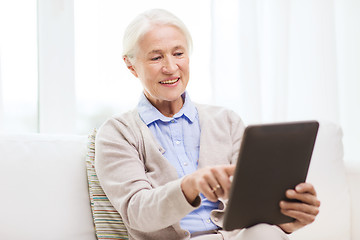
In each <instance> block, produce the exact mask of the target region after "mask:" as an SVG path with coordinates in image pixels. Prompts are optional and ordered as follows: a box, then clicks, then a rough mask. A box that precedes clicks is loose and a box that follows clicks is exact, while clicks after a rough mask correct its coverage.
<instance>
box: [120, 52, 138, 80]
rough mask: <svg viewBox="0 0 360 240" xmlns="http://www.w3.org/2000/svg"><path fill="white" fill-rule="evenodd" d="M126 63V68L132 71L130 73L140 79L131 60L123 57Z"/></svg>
mask: <svg viewBox="0 0 360 240" xmlns="http://www.w3.org/2000/svg"><path fill="white" fill-rule="evenodd" d="M123 59H124V62H125V64H126V67H127V68H128V69H129V70H130V72H131V73H132V74H133V75H134V76H135V77H138V74H137V73H136V70H135V67H134V65H133V64H132V63H131V61H130V60H129V58H128V57H127V56H124V57H123Z"/></svg>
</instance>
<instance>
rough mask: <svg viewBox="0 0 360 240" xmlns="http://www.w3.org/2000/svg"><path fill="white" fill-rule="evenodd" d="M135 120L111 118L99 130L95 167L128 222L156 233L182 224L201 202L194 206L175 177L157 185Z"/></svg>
mask: <svg viewBox="0 0 360 240" xmlns="http://www.w3.org/2000/svg"><path fill="white" fill-rule="evenodd" d="M130 125H131V123H130V124H128V123H127V122H122V121H119V120H118V119H111V120H109V121H107V122H106V123H105V124H104V125H103V126H102V127H101V128H100V129H99V131H98V134H97V136H96V143H95V168H96V173H97V175H98V178H99V181H100V184H101V186H102V187H103V189H104V192H105V193H106V195H107V197H108V198H109V200H110V202H111V203H112V205H113V206H114V208H115V209H116V210H117V211H118V212H119V213H120V215H121V216H122V218H123V221H124V223H125V224H126V226H127V227H130V228H132V229H134V230H137V231H142V232H154V231H157V230H160V229H164V228H166V227H169V226H171V225H173V224H175V223H178V222H179V221H180V220H181V219H182V218H183V217H184V216H186V215H187V214H188V213H189V212H191V211H193V210H194V209H195V208H196V207H198V206H199V205H200V202H198V203H197V205H196V206H192V205H190V204H189V203H188V202H187V200H186V198H185V196H184V194H183V192H182V190H181V186H180V184H181V180H182V179H175V180H173V181H169V182H167V183H165V184H163V185H160V186H156V187H154V184H152V182H151V181H150V180H149V178H148V177H147V174H146V171H147V170H146V167H145V163H144V161H146V159H142V158H143V157H142V156H143V155H145V154H144V152H142V147H143V146H142V145H141V144H142V141H141V140H140V139H137V138H138V137H137V135H136V134H135V133H134V130H133V128H134V126H132V127H130ZM146 157H152V156H145V158H146Z"/></svg>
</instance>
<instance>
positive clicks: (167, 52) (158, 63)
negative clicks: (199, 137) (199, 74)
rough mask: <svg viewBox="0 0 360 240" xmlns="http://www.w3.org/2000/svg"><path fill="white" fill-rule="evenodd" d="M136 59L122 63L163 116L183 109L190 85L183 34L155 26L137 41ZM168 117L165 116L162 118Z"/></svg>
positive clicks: (168, 28) (186, 50)
mask: <svg viewBox="0 0 360 240" xmlns="http://www.w3.org/2000/svg"><path fill="white" fill-rule="evenodd" d="M138 46H139V49H138V51H137V54H136V59H135V62H134V63H133V64H131V63H130V62H129V61H128V60H127V59H126V57H125V58H124V59H125V62H126V64H127V66H128V68H129V69H130V71H131V72H132V73H133V74H134V75H135V77H137V78H139V79H140V81H141V83H142V85H143V88H144V93H145V96H146V97H147V98H148V99H149V101H150V102H151V103H152V104H153V105H154V106H155V107H156V108H157V109H159V111H160V112H162V113H163V114H164V112H163V111H165V112H166V111H167V110H163V109H164V108H168V109H169V107H170V108H172V109H173V110H174V111H175V112H174V114H175V113H176V112H177V111H179V110H180V109H181V107H182V104H183V100H182V98H181V95H182V94H183V93H184V92H185V89H186V86H187V84H188V82H189V56H188V46H187V41H186V38H185V36H184V34H183V33H182V32H181V31H180V30H179V29H178V28H176V27H173V26H167V25H165V26H158V25H156V26H154V27H153V28H152V29H151V30H150V31H149V32H147V33H146V34H145V35H144V36H143V37H142V38H141V39H140V40H139V44H138ZM164 115H168V114H164Z"/></svg>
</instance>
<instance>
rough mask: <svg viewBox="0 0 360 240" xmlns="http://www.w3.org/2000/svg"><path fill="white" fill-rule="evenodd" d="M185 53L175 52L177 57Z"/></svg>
mask: <svg viewBox="0 0 360 240" xmlns="http://www.w3.org/2000/svg"><path fill="white" fill-rule="evenodd" d="M183 54H184V53H183V52H177V53H175V54H174V55H175V56H177V57H180V56H182V55H183Z"/></svg>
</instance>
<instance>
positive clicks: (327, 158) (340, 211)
mask: <svg viewBox="0 0 360 240" xmlns="http://www.w3.org/2000/svg"><path fill="white" fill-rule="evenodd" d="M307 181H308V182H310V183H312V184H313V185H314V186H315V189H316V190H317V195H318V198H319V200H320V201H321V206H320V213H319V215H318V217H317V219H316V220H315V222H314V223H313V224H310V225H308V226H306V227H305V228H303V229H301V230H299V231H297V232H295V233H293V234H291V235H290V238H291V239H292V240H303V239H306V240H339V239H341V240H349V239H351V237H350V232H351V231H350V230H351V229H350V226H351V207H350V194H349V187H348V184H347V179H346V170H345V164H344V159H343V145H342V130H341V128H340V127H339V126H338V125H336V124H334V123H331V122H326V121H321V122H320V128H319V133H318V137H317V140H316V143H315V148H314V152H313V157H312V160H311V164H310V168H309V174H308V178H307Z"/></svg>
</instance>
